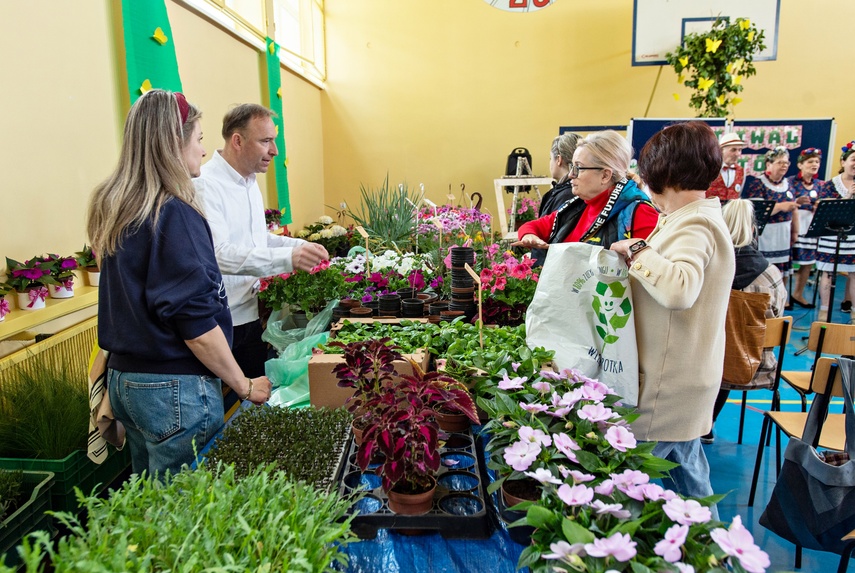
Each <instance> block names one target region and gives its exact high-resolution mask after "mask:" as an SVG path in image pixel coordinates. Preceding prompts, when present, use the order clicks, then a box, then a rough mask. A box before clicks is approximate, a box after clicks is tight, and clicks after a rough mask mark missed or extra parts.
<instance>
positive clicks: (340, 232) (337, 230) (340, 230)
mask: <svg viewBox="0 0 855 573" xmlns="http://www.w3.org/2000/svg"><path fill="white" fill-rule="evenodd" d="M330 231H332V233H333V237H343V236H345V235H346V234H347V229H345V228H344V227H342V226H341V225H333V226H332V227H330Z"/></svg>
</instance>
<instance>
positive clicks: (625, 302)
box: [591, 281, 632, 354]
mask: <svg viewBox="0 0 855 573" xmlns="http://www.w3.org/2000/svg"><path fill="white" fill-rule="evenodd" d="M626 290H627V289H626V287H625V286H624V285H622V284H621V283H620V281H613V282H608V283H604V282H597V286H596V288H595V289H594V291H595V292H596V294H595V295H593V297H592V298H593V300H592V301H591V308H593V309H594V315H595V316H596V320H597V324H595V325H594V326H595V328H596V330H597V334H599V336H600V338H601V339H602V340H603V346H602V348H601V349H600V350H599V352H600V354H602V353H603V352H604V351H605V349H606V346H608V345H609V344H614V343H615V342H617V341H618V340H620V336H618V331H619V330H620V329H622V328H623V327H625V326H626V325H627V323H628V322H629V319H630V318H631V317H632V301H630V300H629V297H628V296H626Z"/></svg>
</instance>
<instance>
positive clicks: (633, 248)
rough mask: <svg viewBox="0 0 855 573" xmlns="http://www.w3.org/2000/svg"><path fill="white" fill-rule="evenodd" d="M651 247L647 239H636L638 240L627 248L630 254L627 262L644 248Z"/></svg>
mask: <svg viewBox="0 0 855 573" xmlns="http://www.w3.org/2000/svg"><path fill="white" fill-rule="evenodd" d="M649 248H650V245H648V244H647V241H645V240H644V239H641V240H640V241H636V242H634V243H632V244H631V245H630V246H629V248H628V249H627V255H628V256H627V258H626V260H627V262H629V261H631V260H632V259H634V258H635V256H636V255H637V254H638V253H640V252H641V251H643V250H644V249H649Z"/></svg>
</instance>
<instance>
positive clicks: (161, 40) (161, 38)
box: [152, 26, 169, 46]
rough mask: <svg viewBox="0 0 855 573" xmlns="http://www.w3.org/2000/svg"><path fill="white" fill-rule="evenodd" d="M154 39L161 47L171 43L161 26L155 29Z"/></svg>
mask: <svg viewBox="0 0 855 573" xmlns="http://www.w3.org/2000/svg"><path fill="white" fill-rule="evenodd" d="M152 39H153V40H154V41H155V42H157V43H158V44H160V45H161V46H162V45H164V44H165V43H166V42H168V41H169V38H167V37H166V34H164V33H163V29H162V28H160V27H159V26H158V27H157V28H155V29H154V35H153V36H152Z"/></svg>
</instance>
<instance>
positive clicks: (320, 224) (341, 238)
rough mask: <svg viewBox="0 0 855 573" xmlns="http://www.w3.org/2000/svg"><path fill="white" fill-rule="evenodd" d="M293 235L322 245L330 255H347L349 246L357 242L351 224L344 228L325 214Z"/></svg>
mask: <svg viewBox="0 0 855 573" xmlns="http://www.w3.org/2000/svg"><path fill="white" fill-rule="evenodd" d="M295 236H296V237H299V238H300V239H306V240H307V241H311V242H313V243H318V244H319V245H323V246H324V248H325V249H326V250H327V252H329V254H330V256H331V257H344V256H347V252H348V251H349V250H350V248H351V247H352V246H354V245H356V244H357V243H358V240H357V237H356V236H355V233H354V226H353V225H350V227H348V228H345V227H343V226H341V225H339V224H338V223H336V222H335V221H333V218H332V217H328V216H327V215H323V216H321V217H319V218H318V220H317V221H315V222H314V223H311V224H309V225H306V226H305V227H303V228H302V229H300V230H299V231H297V233H296V234H295Z"/></svg>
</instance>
